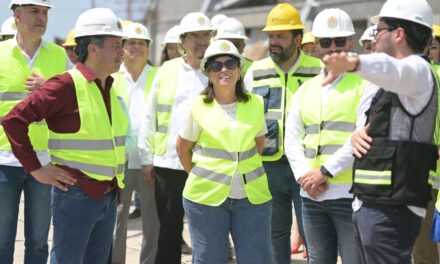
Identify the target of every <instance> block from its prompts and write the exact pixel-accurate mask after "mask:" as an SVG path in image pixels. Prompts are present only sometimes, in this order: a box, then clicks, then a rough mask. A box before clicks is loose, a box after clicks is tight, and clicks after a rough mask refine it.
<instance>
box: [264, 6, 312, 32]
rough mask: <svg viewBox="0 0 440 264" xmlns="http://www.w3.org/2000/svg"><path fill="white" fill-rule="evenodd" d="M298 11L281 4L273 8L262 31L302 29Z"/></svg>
mask: <svg viewBox="0 0 440 264" xmlns="http://www.w3.org/2000/svg"><path fill="white" fill-rule="evenodd" d="M304 28H305V26H304V24H303V23H302V21H301V17H300V15H299V12H298V10H296V8H294V7H293V6H292V5H290V4H287V3H283V4H278V5H277V6H275V7H274V8H273V9H272V10H271V11H270V13H269V15H268V16H267V21H266V27H265V28H263V31H278V30H292V29H304Z"/></svg>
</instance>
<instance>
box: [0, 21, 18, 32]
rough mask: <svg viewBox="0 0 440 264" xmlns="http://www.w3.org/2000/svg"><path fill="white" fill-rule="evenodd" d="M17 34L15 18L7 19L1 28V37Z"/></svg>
mask: <svg viewBox="0 0 440 264" xmlns="http://www.w3.org/2000/svg"><path fill="white" fill-rule="evenodd" d="M15 33H17V26H16V25H15V19H14V17H10V18H8V19H6V20H5V21H4V22H3V24H2V27H1V30H0V36H5V35H15Z"/></svg>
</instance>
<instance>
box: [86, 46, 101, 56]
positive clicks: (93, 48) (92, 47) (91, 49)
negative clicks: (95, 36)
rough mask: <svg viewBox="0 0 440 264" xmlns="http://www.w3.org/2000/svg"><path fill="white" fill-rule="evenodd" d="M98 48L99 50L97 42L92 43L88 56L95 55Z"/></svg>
mask: <svg viewBox="0 0 440 264" xmlns="http://www.w3.org/2000/svg"><path fill="white" fill-rule="evenodd" d="M97 50H98V47H97V46H96V45H95V44H93V43H90V44H89V45H88V46H87V54H88V56H95V54H96V51H97Z"/></svg>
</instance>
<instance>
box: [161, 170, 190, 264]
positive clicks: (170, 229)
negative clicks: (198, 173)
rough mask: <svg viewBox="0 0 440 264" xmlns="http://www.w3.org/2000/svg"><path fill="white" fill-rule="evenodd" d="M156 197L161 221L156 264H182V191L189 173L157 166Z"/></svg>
mask: <svg viewBox="0 0 440 264" xmlns="http://www.w3.org/2000/svg"><path fill="white" fill-rule="evenodd" d="M155 170H156V181H155V197H156V207H157V215H158V217H159V221H160V231H159V241H158V245H157V254H156V261H155V263H156V264H180V263H181V255H182V246H181V242H182V241H181V237H182V231H183V214H184V211H183V205H182V192H183V187H184V186H185V181H186V178H187V177H188V175H187V174H186V172H185V171H183V170H173V169H166V168H160V167H155Z"/></svg>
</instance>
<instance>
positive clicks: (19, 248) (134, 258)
mask: <svg viewBox="0 0 440 264" xmlns="http://www.w3.org/2000/svg"><path fill="white" fill-rule="evenodd" d="M23 222H24V213H23V200H22V201H21V204H20V213H19V220H18V228H17V238H16V240H15V254H14V259H15V261H14V263H17V264H18V263H23V261H24V224H23ZM141 228H142V227H141V222H140V218H138V219H133V220H129V222H128V234H127V239H128V241H127V259H126V263H127V264H136V263H139V254H140V246H141V239H142V230H141ZM183 237H184V239H185V241H187V242H190V238H189V233H188V225H187V223H185V227H184V234H183ZM51 243H52V228H51V230H50V234H49V249H50V246H51ZM190 263H191V255H187V254H183V255H182V264H190ZM233 263H235V261H231V262H229V263H228V264H233ZM291 263H295V264H306V263H307V261H306V260H305V259H304V258H303V257H302V252H301V253H299V254H295V255H292V262H291ZM338 263H341V262H340V260H339V261H338Z"/></svg>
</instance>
